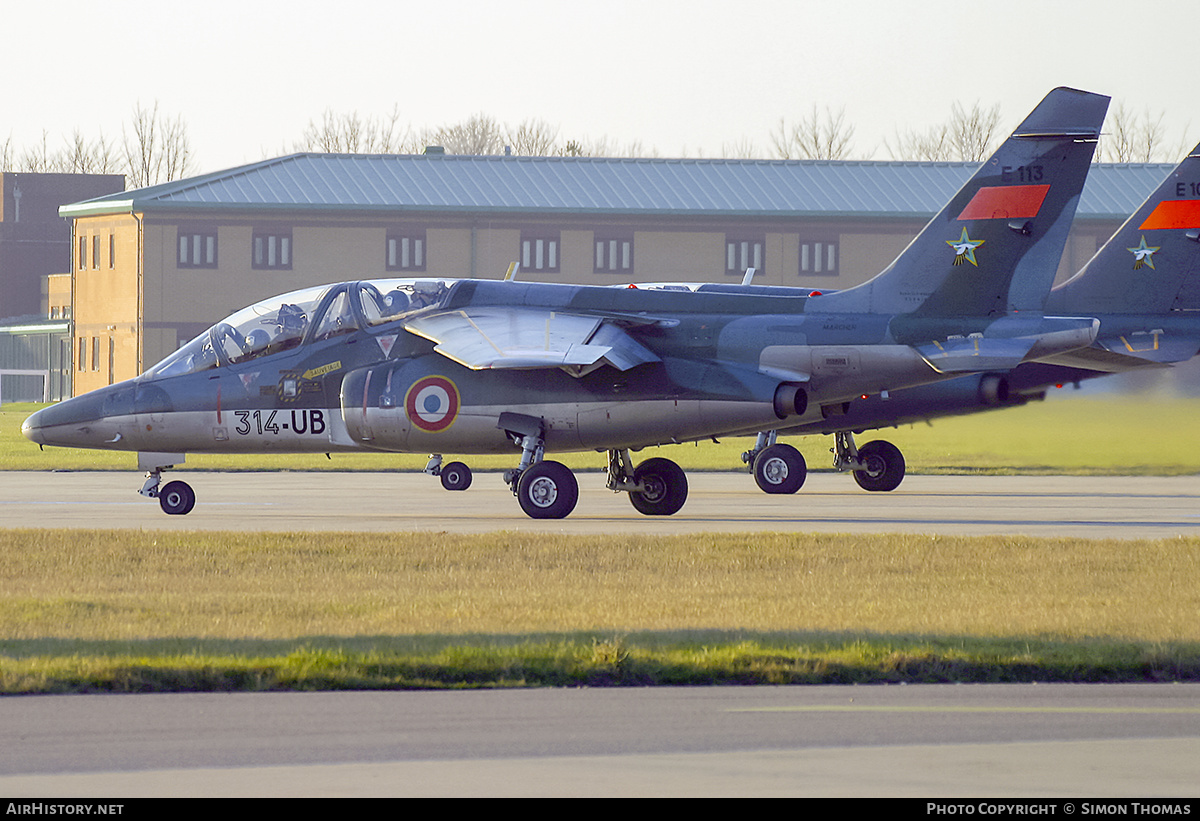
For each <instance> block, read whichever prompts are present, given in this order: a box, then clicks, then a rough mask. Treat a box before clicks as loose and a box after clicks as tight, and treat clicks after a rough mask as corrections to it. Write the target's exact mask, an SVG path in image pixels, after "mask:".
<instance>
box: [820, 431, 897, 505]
mask: <svg viewBox="0 0 1200 821" xmlns="http://www.w3.org/2000/svg"><path fill="white" fill-rule="evenodd" d="M833 454H834V457H833V466H834V468H835V469H837V470H843V471H844V470H852V471H854V481H856V482H858V486H859V487H861V488H862V489H863V490H870V491H873V492H874V491H880V492H884V491H889V490H895V489H896V488H898V487H900V483H901V482H903V481H904V454H902V453H901V452H900V448H898V447H896V446H895V445H893V444H892V443H891V442H887V441H884V440H883V439H876V440H875V441H873V442H867V443H866V444H865V445H863V446H862V447H861V448H858V447H855V445H854V434H852V433H850V432H849V431H843V432H841V433H837V434H834V448H833Z"/></svg>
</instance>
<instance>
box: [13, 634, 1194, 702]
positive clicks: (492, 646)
mask: <svg viewBox="0 0 1200 821" xmlns="http://www.w3.org/2000/svg"><path fill="white" fill-rule="evenodd" d="M327 643H329V644H331V646H330V647H328V648H320V647H315V646H312V645H311V644H306V645H304V646H301V647H298V648H296V649H293V650H291V651H290V652H286V653H282V654H280V655H274V656H241V655H236V654H208V653H205V652H204V651H203V649H198V650H197V651H195V652H191V653H187V654H182V655H179V654H170V653H163V654H161V655H141V656H135V655H125V654H120V653H118V654H114V655H92V656H69V657H36V658H22V659H12V658H4V657H0V659H2V661H0V692H4V693H152V692H213V691H216V692H232V691H240V692H268V691H283V690H294V691H315V690H412V689H468V688H502V687H507V688H511V687H619V686H628V687H648V686H667V685H674V686H688V685H697V686H698V685H755V684H769V685H784V684H897V683H984V682H987V683H1012V682H1079V683H1095V682H1171V681H1197V680H1200V646H1197V645H1187V646H1183V645H1177V646H1157V647H1148V646H1145V645H1142V644H1139V643H1120V642H1114V643H1108V642H1103V641H1095V642H1090V643H1088V644H1079V643H1071V642H1055V641H1023V642H1012V641H994V640H993V641H989V640H984V639H978V638H959V639H952V640H938V639H919V638H909V639H906V638H889V637H861V636H859V637H848V636H847V637H840V638H837V637H830V638H824V639H811V638H807V639H806V638H805V637H802V636H790V637H789V636H777V637H761V638H745V637H740V636H735V635H729V636H720V635H711V636H709V637H707V638H706V639H705V640H697V639H695V638H689V637H687V636H670V635H666V636H664V635H628V636H621V637H608V638H603V637H601V636H598V635H594V636H587V635H580V636H571V637H561V638H553V639H551V638H546V639H541V640H519V641H517V640H514V637H492V638H487V637H476V638H472V639H462V638H459V639H455V640H447V641H446V643H445V645H444V646H443V647H442V648H441V649H440V650H436V651H425V652H421V651H416V650H410V651H402V650H381V649H375V650H365V651H363V650H350V649H347V648H346V645H347V644H354V642H327ZM145 649H147V650H148V649H149V648H145Z"/></svg>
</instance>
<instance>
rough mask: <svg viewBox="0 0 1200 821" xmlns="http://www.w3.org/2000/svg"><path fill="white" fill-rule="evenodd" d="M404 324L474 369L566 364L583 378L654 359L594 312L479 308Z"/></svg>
mask: <svg viewBox="0 0 1200 821" xmlns="http://www.w3.org/2000/svg"><path fill="white" fill-rule="evenodd" d="M405 327H406V328H407V329H408V330H409V331H411V332H412V333H415V334H417V335H418V336H423V337H425V338H426V339H428V340H430V341H432V342H434V343H435V344H434V350H435V351H437V352H438V353H440V354H441V355H442V356H445V357H447V358H448V359H452V360H454V361H455V362H458V363H459V364H460V365H463V366H464V367H467V368H470V369H472V370H485V369H489V368H516V369H536V368H565V369H566V370H567V371H568V372H570V373H572V374H574V375H576V376H582V375H583V374H584V373H587V372H588V371H591V370H594V369H595V368H598V367H600V366H602V365H611V366H612V367H614V368H616V369H617V370H622V371H625V370H629V369H630V368H633V367H636V366H637V365H641V364H643V363H645V362H657V361H658V357H657V356H656V355H655V354H654V353H652V352H651V351H649V350H648V349H647V348H646V347H645V346H643V345H642V344H641V343H639V342H637V341H635V340H634V339H633V338H632V337H630V336H629V335H628V334H627V333H625V331H624V330H623V329H622V328H620V327H619V326H618V325H617V324H614V323H612V322H609V321H608V320H607V319H606V318H604V317H598V316H586V315H581V314H569V313H562V312H559V311H551V310H539V309H535V308H509V307H479V308H464V309H460V310H453V311H443V312H440V313H434V314H428V315H425V316H418V317H414V318H413V319H410V320H409V321H408V322H406V323H405Z"/></svg>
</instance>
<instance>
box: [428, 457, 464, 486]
mask: <svg viewBox="0 0 1200 821" xmlns="http://www.w3.org/2000/svg"><path fill="white" fill-rule="evenodd" d="M421 472H422V473H428V474H429V475H430V476H437V477H440V478H441V480H442V487H444V488H445V489H446V490H466V489H467V488H469V487H470V486H471V469H470V468H469V467H467V466H466V465H465V464H463V463H462V462H450V463H449V464H446V465H443V464H442V455H441V454H440V453H433V454H430V456H429V461H428V462H427V463H426V464H425V470H423V471H421Z"/></svg>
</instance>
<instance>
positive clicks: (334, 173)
mask: <svg viewBox="0 0 1200 821" xmlns="http://www.w3.org/2000/svg"><path fill="white" fill-rule="evenodd" d="M978 167H979V165H978V164H977V163H957V162H956V163H943V162H873V161H826V160H703V159H695V160H689V159H613V158H594V157H501V156H459V155H357V154H292V155H289V156H285V157H279V158H277V159H272V160H266V161H263V162H259V163H254V164H251V165H245V166H241V167H238V168H232V169H229V170H227V171H219V172H216V173H213V174H205V175H202V176H199V177H192V178H190V179H185V180H178V181H176V182H170V183H164V184H162V185H156V186H151V187H149V188H141V189H136V190H133V191H126V192H122V193H117V194H111V195H108V196H105V197H99V198H97V199H92V200H87V201H84V202H78V203H73V204H71V205H64V206H62V207H61V208H60V209H59V214H60V215H61V216H63V217H68V218H73V217H84V216H91V215H97V214H112V213H128V212H131V211H133V212H139V213H153V212H155V211H171V212H180V211H183V212H193V213H195V214H197V216H199V215H202V214H203V213H205V212H209V211H221V212H228V211H248V212H252V213H258V214H271V213H279V212H296V211H321V212H331V211H332V212H345V213H353V212H379V213H389V214H398V213H404V212H413V213H430V212H433V213H437V212H444V213H469V214H488V213H514V212H516V213H537V214H560V215H568V214H586V215H596V216H649V215H656V216H688V217H722V216H737V217H789V218H797V217H893V218H927V217H928V216H929V215H931V214H933V213H935V212H936V211H937V210H938V209H939V208H940V207H941V206H942V205H944V204H945V202H946V201H947V200H948V199H949V198H950V197H951V195H952V194H953V193H954V192H955V191H957V190H958V189H959V188H960V187H961V186H962V184H963V183H964V182H966V180H967V179H968V178H969V177H970V176H971V174H972V173H974V172H975V170H976V169H978ZM1172 168H1174V165H1173V164H1170V163H1119V164H1116V163H1098V164H1096V165H1094V166H1093V167H1092V170H1091V172H1090V173H1089V175H1088V181H1087V185H1086V186H1085V188H1084V192H1083V197H1082V199H1081V202H1080V206H1079V210H1078V217H1080V218H1083V219H1087V218H1104V219H1113V218H1124V217H1126V216H1128V215H1129V214H1130V213H1132V212H1133V211H1134V209H1136V208H1137V206H1138V205H1140V204H1141V203H1142V201H1143V200H1144V199H1145V198H1146V197H1147V196H1148V195H1149V194H1150V192H1151V191H1152V190H1153V189H1154V188H1155V187H1156V186H1157V185H1158V184H1159V183H1160V182H1162V180H1163V179H1164V178H1165V177H1166V175H1167V174H1168V173H1169V172H1170V171H1171V169H1172Z"/></svg>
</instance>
